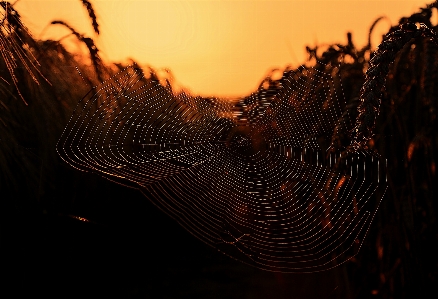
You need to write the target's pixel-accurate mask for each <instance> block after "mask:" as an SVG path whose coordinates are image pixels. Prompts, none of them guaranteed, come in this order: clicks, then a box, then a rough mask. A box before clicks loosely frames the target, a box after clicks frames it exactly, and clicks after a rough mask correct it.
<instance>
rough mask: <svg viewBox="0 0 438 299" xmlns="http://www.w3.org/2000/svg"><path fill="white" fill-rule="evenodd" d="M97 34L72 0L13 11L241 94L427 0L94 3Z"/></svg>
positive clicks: (200, 88) (105, 51)
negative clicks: (310, 52) (318, 49)
mask: <svg viewBox="0 0 438 299" xmlns="http://www.w3.org/2000/svg"><path fill="white" fill-rule="evenodd" d="M90 2H91V3H92V4H93V5H94V9H95V11H96V14H97V17H98V22H99V25H100V30H101V35H100V36H96V35H95V34H93V32H92V28H91V25H90V21H89V19H88V16H87V12H86V10H85V9H84V8H83V6H82V5H81V3H80V1H78V0H63V1H59V0H21V1H19V2H18V3H17V4H16V6H15V7H16V9H17V10H18V11H19V12H20V14H21V15H22V16H23V21H24V23H25V24H26V25H27V26H28V27H29V29H30V30H31V32H32V33H33V35H34V36H35V37H36V38H43V39H47V38H51V39H60V38H62V37H63V36H65V35H67V34H68V30H66V29H65V28H62V27H60V26H49V27H47V25H48V24H49V23H50V22H51V21H52V20H63V21H65V22H67V23H69V24H70V25H71V26H72V27H74V28H75V29H76V30H77V31H78V32H80V33H83V34H85V35H87V36H90V37H93V38H95V40H96V43H97V45H98V47H99V49H100V50H101V53H100V54H101V57H102V58H103V59H104V60H106V61H126V59H127V58H128V57H131V58H133V59H134V60H135V61H137V62H139V63H140V64H142V65H150V66H152V67H153V68H155V69H161V68H168V69H170V70H171V71H172V73H173V74H174V76H175V78H176V80H177V82H178V83H179V84H180V85H183V86H185V87H187V88H188V89H189V90H191V91H192V92H193V93H196V94H201V95H215V96H243V95H247V94H249V93H250V92H251V91H253V90H255V89H256V88H257V86H258V85H259V84H260V82H261V80H262V79H263V77H265V76H266V75H267V74H268V73H269V71H270V70H272V69H273V68H284V67H285V66H287V65H293V66H297V65H299V64H302V63H304V62H305V59H306V53H305V46H306V45H310V46H314V45H321V46H323V45H327V44H332V43H346V32H347V31H351V32H352V33H353V41H354V42H355V44H356V45H357V46H359V47H362V46H363V45H364V44H365V43H366V40H367V37H368V30H369V27H370V25H371V24H372V23H373V21H374V20H375V19H376V18H378V17H380V16H387V19H385V20H382V21H381V22H380V23H379V25H378V26H377V28H376V30H375V31H374V34H373V40H374V46H376V43H377V42H378V41H379V37H380V36H381V35H382V34H383V33H384V32H386V31H387V30H388V28H389V27H390V25H391V24H395V23H396V22H397V21H398V19H399V18H400V17H402V16H406V15H410V14H412V13H413V12H416V11H418V10H419V8H420V7H423V6H424V5H425V4H427V3H429V2H430V1H424V0H423V1H422V0H409V1H407V0H405V1H403V0H398V1H388V0H386V1H370V0H348V1H345V0H344V1H339V0H319V1H315V0H289V1H272V0H269V1H263V0H260V1H256V0H248V1H211V0H204V1H193V0H191V1H168V0H166V1H153V0H105V1H103V0H94V1H90Z"/></svg>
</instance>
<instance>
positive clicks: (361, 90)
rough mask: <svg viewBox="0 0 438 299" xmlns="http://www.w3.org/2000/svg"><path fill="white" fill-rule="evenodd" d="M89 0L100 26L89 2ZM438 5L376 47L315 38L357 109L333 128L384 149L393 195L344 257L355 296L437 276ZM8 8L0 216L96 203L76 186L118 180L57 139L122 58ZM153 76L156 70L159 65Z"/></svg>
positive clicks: (394, 293)
mask: <svg viewBox="0 0 438 299" xmlns="http://www.w3.org/2000/svg"><path fill="white" fill-rule="evenodd" d="M81 2H82V4H83V5H84V6H85V8H86V9H87V11H88V14H89V17H90V20H91V22H92V25H93V28H94V31H95V32H96V33H99V27H98V22H97V18H96V14H95V12H94V10H93V7H92V5H91V3H90V2H89V1H86V0H81ZM437 7H438V2H437V1H435V2H434V3H432V4H430V5H427V6H426V7H425V8H422V9H421V11H420V12H418V13H416V14H413V15H411V16H408V17H405V18H402V19H401V20H400V21H399V24H396V25H394V26H393V27H392V28H391V29H390V31H389V32H388V34H387V35H385V37H384V40H383V42H382V44H381V45H380V46H379V47H378V48H377V49H376V50H374V49H372V47H371V43H370V42H368V44H367V45H366V46H365V47H363V48H361V49H357V48H356V46H355V45H354V43H353V38H352V35H351V34H348V36H347V43H346V44H345V45H341V44H335V45H332V46H330V47H329V48H328V49H327V50H326V51H324V52H323V53H322V54H321V55H318V51H317V48H315V49H311V48H309V47H308V48H307V50H308V52H309V56H310V59H309V60H310V61H311V62H312V63H314V65H315V66H314V67H315V68H316V69H318V67H321V68H322V67H324V68H326V71H330V67H333V69H334V66H335V65H336V66H337V65H340V66H339V73H340V78H341V79H342V80H341V81H342V82H341V83H342V86H343V87H344V90H343V93H344V96H345V97H346V100H347V106H346V107H343V108H344V109H346V110H348V111H349V113H350V114H351V115H352V116H353V117H354V118H355V119H357V121H356V123H352V124H346V126H347V128H346V129H348V130H339V131H342V132H350V134H344V135H342V134H336V132H338V131H335V134H334V135H333V137H332V139H333V140H332V143H339V144H340V147H348V145H349V144H352V145H353V146H354V147H356V148H357V147H368V148H370V149H376V150H377V151H378V152H379V154H380V155H382V156H383V157H386V158H387V159H388V184H389V189H388V192H387V195H386V196H385V198H384V200H383V201H382V203H381V207H380V210H379V212H378V214H377V216H376V221H375V223H374V225H373V227H372V229H371V231H370V234H369V237H368V238H367V239H366V243H365V244H364V246H363V247H364V248H363V249H362V250H361V251H360V253H359V255H358V256H357V258H356V259H355V260H353V262H352V263H349V264H348V265H347V271H349V276H348V277H347V278H345V279H346V283H348V284H350V285H351V286H352V288H353V289H354V293H355V294H359V296H358V297H368V296H370V295H371V294H379V295H380V296H381V297H382V298H394V297H403V296H404V298H409V297H412V296H414V295H416V292H418V291H421V292H422V291H424V292H425V293H426V292H427V291H431V290H432V291H433V287H434V284H436V280H437V279H438V257H437V255H436V252H438V235H437V233H436V232H437V231H438V222H437V217H438V215H437V211H438V207H437V205H438V204H437V201H436V197H437V194H438V190H437V185H436V179H437V174H436V162H437V159H438V134H437V132H438V120H437V109H438V76H437V74H438V46H437V38H436V32H437V29H438V28H437V26H433V25H432V23H431V20H430V19H431V16H432V11H433V10H434V9H435V10H436V9H437ZM0 19H1V20H0V52H1V59H0V194H1V202H2V207H4V208H3V209H2V216H5V215H3V214H11V215H20V214H21V213H22V212H23V211H24V210H29V209H30V210H32V211H33V212H34V213H42V211H47V210H54V211H59V212H65V213H67V214H68V213H71V211H75V213H81V212H84V211H86V212H85V213H89V211H96V209H95V207H94V208H93V205H94V206H97V205H98V204H101V202H100V201H98V200H96V199H94V200H95V201H94V202H93V198H92V197H87V200H88V202H86V203H85V204H84V205H80V204H78V201H81V199H78V197H79V196H78V195H77V194H79V193H80V192H81V191H80V190H82V192H83V193H82V194H86V192H90V191H89V190H102V192H105V194H106V196H108V197H110V196H117V195H114V194H112V192H111V191H112V190H114V189H112V188H113V187H112V186H111V185H109V184H107V183H106V182H102V181H100V180H88V179H84V176H83V174H82V173H76V172H74V171H73V170H71V169H70V168H68V167H67V166H66V165H64V164H63V163H62V162H61V161H60V159H59V158H58V156H57V155H56V152H55V145H56V142H57V140H58V138H59V136H60V135H61V133H62V130H63V128H64V127H65V125H66V123H67V120H68V118H69V117H70V115H71V113H72V111H73V109H74V107H75V106H76V104H77V102H78V100H80V99H81V98H82V97H83V96H84V95H85V94H87V92H88V91H89V89H90V88H91V87H92V86H96V85H98V84H99V82H100V81H101V80H103V79H106V78H108V77H109V76H111V75H112V74H114V73H115V72H117V71H118V70H120V69H121V68H122V67H123V66H122V65H117V64H112V65H105V64H104V63H103V62H102V61H101V60H100V58H99V56H98V49H97V48H96V46H95V44H94V41H93V40H92V39H91V38H89V37H85V36H83V35H82V34H80V33H78V32H77V31H76V30H75V29H74V28H72V27H71V26H69V25H68V23H67V22H65V21H58V20H57V21H53V22H52V24H53V25H60V26H65V27H67V28H68V29H69V30H70V31H71V32H72V34H73V35H74V36H76V37H77V38H78V39H79V40H80V41H82V42H84V43H85V45H86V46H87V48H88V50H89V52H90V58H91V61H92V66H91V67H90V66H89V65H87V64H86V63H84V62H83V61H82V60H79V59H78V58H77V56H75V55H73V54H72V53H69V52H68V51H67V50H66V49H65V48H64V46H63V45H62V42H61V41H53V40H35V39H34V38H33V37H32V36H31V35H30V33H29V32H28V30H27V29H26V27H25V26H24V24H23V23H22V22H21V19H20V15H19V13H18V12H17V11H16V10H15V9H14V8H13V6H12V5H11V4H10V3H9V2H6V1H1V2H0ZM379 20H381V18H379V19H378V20H376V22H374V23H373V25H372V26H371V30H370V32H371V31H372V28H373V27H374V25H375V24H376V23H377V22H378V21H379ZM416 23H418V24H417V26H415V25H412V24H416ZM420 23H422V24H424V25H420ZM346 57H349V59H346ZM368 57H370V59H369V58H368ZM365 71H366V72H365ZM145 80H146V81H147V80H153V81H158V78H156V76H155V75H154V73H153V72H151V77H150V78H146V79H145ZM267 82H268V88H261V89H259V91H258V92H259V93H262V92H263V93H264V94H263V97H269V96H272V95H275V92H276V90H277V89H278V82H279V80H273V79H272V80H267ZM167 85H168V86H167V87H166V88H169V86H170V83H167ZM358 107H359V108H358ZM351 142H352V143H351ZM114 188H115V187H114ZM84 190H86V191H84ZM23 199H25V200H23ZM85 205H86V206H85Z"/></svg>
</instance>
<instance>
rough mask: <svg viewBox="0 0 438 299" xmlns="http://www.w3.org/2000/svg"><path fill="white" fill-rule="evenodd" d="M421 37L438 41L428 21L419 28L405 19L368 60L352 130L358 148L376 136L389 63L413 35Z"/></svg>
mask: <svg viewBox="0 0 438 299" xmlns="http://www.w3.org/2000/svg"><path fill="white" fill-rule="evenodd" d="M418 37H426V38H429V39H430V40H431V41H433V42H434V43H437V37H436V35H435V33H434V32H433V31H432V30H431V29H429V27H427V26H426V25H425V24H420V28H417V26H416V25H415V24H413V23H405V24H402V25H400V26H399V27H398V28H397V29H396V30H395V31H392V32H390V33H388V34H387V35H385V37H384V39H383V41H382V43H381V44H380V45H379V47H378V48H377V50H376V52H375V53H374V56H373V58H372V59H371V60H370V61H369V68H368V70H367V72H366V80H365V83H364V84H363V86H362V89H361V91H360V97H359V99H360V101H361V103H360V105H359V107H358V113H359V114H358V117H357V119H356V125H355V127H354V129H353V132H352V136H353V141H352V144H351V145H352V146H353V148H354V149H355V150H357V149H359V148H364V149H366V148H367V142H368V141H369V140H370V139H371V137H372V136H373V131H374V128H375V124H376V119H377V117H378V115H379V108H380V104H381V96H382V89H383V87H384V85H385V82H386V76H387V74H388V72H389V66H390V65H391V64H392V63H393V61H394V58H395V56H396V54H397V52H399V51H400V50H401V49H402V48H403V47H404V46H405V45H406V44H407V43H408V42H409V41H410V40H411V39H413V38H418Z"/></svg>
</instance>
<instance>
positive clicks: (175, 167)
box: [57, 64, 386, 272]
mask: <svg viewBox="0 0 438 299" xmlns="http://www.w3.org/2000/svg"><path fill="white" fill-rule="evenodd" d="M352 127H353V121H352V120H351V119H350V116H349V114H348V112H347V105H346V103H345V98H344V95H343V93H342V84H341V80H340V76H339V68H338V67H336V66H335V67H332V66H328V65H322V64H318V65H317V66H316V67H305V66H301V67H299V68H298V69H295V70H291V69H286V70H285V71H284V72H283V76H282V78H281V79H279V80H272V79H270V78H268V79H267V80H266V81H265V82H264V83H263V84H262V85H261V86H260V87H259V89H258V90H257V91H256V92H255V93H253V94H251V95H250V96H248V97H246V98H242V99H238V100H235V101H230V100H226V99H218V98H202V97H194V96H191V95H188V94H186V93H184V92H181V93H179V94H176V93H174V92H173V91H172V89H171V87H169V86H163V85H162V84H160V82H159V80H158V79H157V77H156V76H155V75H154V74H149V76H146V75H145V74H144V73H143V71H142V70H141V69H140V68H137V67H136V66H130V67H127V68H126V69H124V70H123V71H121V72H119V73H118V74H117V75H116V76H114V77H113V78H111V79H110V80H108V81H106V82H104V83H102V84H101V85H99V86H97V87H94V88H93V89H92V90H91V91H90V93H89V94H88V95H87V96H85V97H84V98H83V99H82V101H81V102H80V103H79V104H78V107H77V108H76V110H75V112H74V114H73V116H72V117H71V119H70V121H69V123H68V125H67V127H66V128H65V130H64V132H63V134H62V136H61V138H60V140H59V143H58V146H57V150H58V153H59V155H60V156H61V157H62V159H63V160H64V161H66V162H67V163H68V164H70V165H71V166H73V167H75V168H77V169H79V170H82V171H92V172H96V173H98V174H100V175H102V176H104V177H106V178H107V179H110V180H112V181H115V182H117V183H119V184H123V185H127V186H131V187H135V188H139V189H140V190H141V191H142V192H143V193H144V195H145V196H146V197H147V198H148V199H149V200H151V201H152V202H153V203H154V204H155V205H156V206H158V207H159V208H160V209H161V210H163V211H164V212H166V213H167V214H168V215H169V216H171V217H172V218H174V219H175V220H176V221H177V222H178V223H179V224H180V225H182V226H183V227H184V228H185V229H186V230H188V231H189V232H190V233H191V234H193V235H194V236H196V237H197V238H199V239H200V240H202V241H203V242H205V243H207V244H209V245H211V246H214V247H215V248H217V249H218V250H220V251H222V252H224V253H225V254H227V255H229V256H231V257H233V258H235V259H237V260H240V261H242V262H244V263H247V264H250V265H253V266H256V267H258V268H261V269H264V270H269V271H282V272H315V271H321V270H325V269H328V268H331V267H334V266H336V265H338V264H340V263H343V262H345V261H347V260H348V259H350V258H351V257H353V256H354V255H355V254H356V253H357V252H358V250H359V248H360V246H361V244H362V242H363V240H364V237H365V235H366V232H367V230H368V228H369V226H370V224H371V221H372V219H373V216H374V214H375V212H376V210H377V207H378V204H379V202H380V199H381V195H382V194H383V193H384V190H385V188H386V178H385V176H386V175H385V167H386V166H385V160H383V159H382V158H380V157H379V156H377V155H375V154H372V153H369V152H366V151H355V152H351V151H346V150H345V148H343V146H342V142H340V141H339V139H340V138H339V136H347V137H348V136H349V130H351V129H352ZM376 194H380V196H376Z"/></svg>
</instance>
